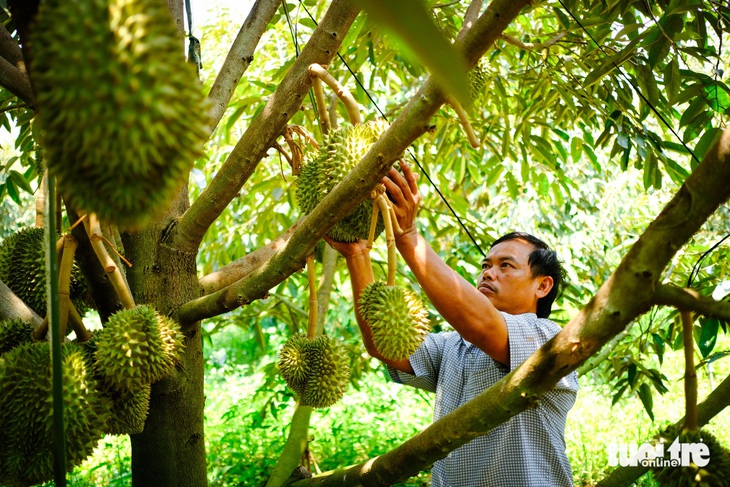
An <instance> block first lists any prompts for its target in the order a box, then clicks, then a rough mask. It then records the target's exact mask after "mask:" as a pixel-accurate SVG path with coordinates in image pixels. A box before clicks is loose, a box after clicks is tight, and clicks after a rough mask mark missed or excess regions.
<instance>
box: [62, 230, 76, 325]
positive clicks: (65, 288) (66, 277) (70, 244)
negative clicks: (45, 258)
mask: <svg viewBox="0 0 730 487" xmlns="http://www.w3.org/2000/svg"><path fill="white" fill-rule="evenodd" d="M61 239H62V240H63V254H62V256H61V260H60V264H59V269H58V304H59V308H60V310H61V313H60V315H59V324H60V327H61V336H62V337H63V336H66V325H67V324H68V310H69V305H70V304H71V270H72V269H73V263H74V255H75V254H76V249H77V248H78V246H79V243H78V242H77V241H76V239H75V238H74V237H73V236H72V235H71V234H68V235H64V236H63V237H61Z"/></svg>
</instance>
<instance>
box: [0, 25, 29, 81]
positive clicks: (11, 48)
mask: <svg viewBox="0 0 730 487" xmlns="http://www.w3.org/2000/svg"><path fill="white" fill-rule="evenodd" d="M0 56H2V57H3V58H5V60H6V61H8V62H9V63H10V64H12V65H13V66H15V67H16V68H18V69H19V70H20V71H21V72H22V73H27V71H26V69H25V61H24V60H23V52H22V51H21V50H20V45H19V44H18V41H16V40H15V39H13V36H12V35H10V32H8V29H6V28H5V26H4V25H2V24H0Z"/></svg>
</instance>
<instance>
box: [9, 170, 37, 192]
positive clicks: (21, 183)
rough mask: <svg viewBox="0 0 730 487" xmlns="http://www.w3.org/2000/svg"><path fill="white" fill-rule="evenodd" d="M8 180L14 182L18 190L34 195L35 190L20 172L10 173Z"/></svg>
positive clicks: (13, 171)
mask: <svg viewBox="0 0 730 487" xmlns="http://www.w3.org/2000/svg"><path fill="white" fill-rule="evenodd" d="M8 179H10V180H11V181H13V184H15V185H16V186H17V187H18V188H20V189H22V190H23V191H25V192H27V193H31V194H33V188H31V187H30V183H29V182H28V181H27V180H26V179H25V178H24V177H23V175H22V174H20V173H19V172H18V171H16V170H12V171H10V173H9V174H8Z"/></svg>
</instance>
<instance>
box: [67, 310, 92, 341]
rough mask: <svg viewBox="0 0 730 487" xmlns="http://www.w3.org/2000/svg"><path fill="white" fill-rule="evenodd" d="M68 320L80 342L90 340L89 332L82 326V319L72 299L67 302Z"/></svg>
mask: <svg viewBox="0 0 730 487" xmlns="http://www.w3.org/2000/svg"><path fill="white" fill-rule="evenodd" d="M68 322H69V324H70V325H71V329H72V330H73V331H74V333H76V338H78V340H79V341H80V342H87V341H89V340H91V332H90V331H89V330H88V329H87V328H86V326H84V321H83V319H82V318H81V315H80V314H79V312H78V311H77V310H76V306H74V304H73V302H72V301H69V303H68Z"/></svg>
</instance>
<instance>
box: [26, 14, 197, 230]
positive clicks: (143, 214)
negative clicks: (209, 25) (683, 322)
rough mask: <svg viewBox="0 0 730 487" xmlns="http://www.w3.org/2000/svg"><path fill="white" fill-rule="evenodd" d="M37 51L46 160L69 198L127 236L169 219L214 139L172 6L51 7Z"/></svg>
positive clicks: (36, 35)
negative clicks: (165, 216)
mask: <svg viewBox="0 0 730 487" xmlns="http://www.w3.org/2000/svg"><path fill="white" fill-rule="evenodd" d="M31 44H32V46H33V59H32V72H33V79H34V82H35V83H34V86H35V89H36V93H37V95H36V101H37V103H38V114H39V122H40V125H41V128H42V133H41V135H42V137H41V139H42V142H43V145H44V148H45V161H46V163H47V166H48V170H49V172H50V173H51V174H53V175H55V176H56V177H57V181H58V186H59V189H60V191H61V193H62V194H63V196H64V199H66V201H68V202H70V203H71V204H72V205H73V206H74V207H76V208H79V209H83V210H85V211H87V212H93V213H96V214H97V215H98V216H99V219H100V220H101V221H102V222H108V223H111V224H117V225H119V226H121V227H125V228H136V227H140V226H142V225H144V224H145V223H147V222H148V221H149V220H150V219H151V218H152V217H153V216H155V215H159V214H162V213H163V212H164V211H165V210H166V209H167V208H168V207H169V205H170V202H171V201H172V200H173V199H174V196H175V194H177V193H178V192H179V191H180V190H181V189H182V188H183V187H184V185H185V183H186V180H187V177H188V174H189V172H190V169H191V168H192V166H193V163H194V162H195V160H196V159H197V158H199V157H202V156H203V154H204V153H203V145H204V143H205V141H206V140H207V138H208V136H209V129H208V112H209V107H208V104H207V102H206V101H205V96H204V94H203V91H202V85H201V84H200V82H199V80H198V76H197V73H196V69H195V67H194V66H193V65H192V64H190V63H187V62H185V57H184V52H183V49H182V34H180V33H178V31H177V29H176V27H175V24H174V22H173V19H172V17H171V15H170V12H169V10H168V7H167V4H166V3H165V2H160V1H159V0H77V1H73V2H65V1H61V0H47V1H45V2H42V4H41V6H40V8H39V11H38V15H37V20H36V23H35V25H34V28H33V30H32V32H31ZM90 46H93V48H92V47H90Z"/></svg>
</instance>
